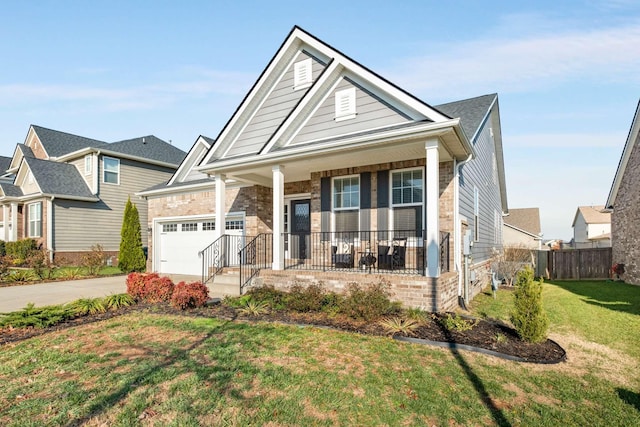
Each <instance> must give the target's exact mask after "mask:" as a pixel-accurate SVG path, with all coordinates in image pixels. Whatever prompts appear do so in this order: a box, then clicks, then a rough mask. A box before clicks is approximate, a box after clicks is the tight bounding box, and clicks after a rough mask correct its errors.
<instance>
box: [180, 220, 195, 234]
mask: <svg viewBox="0 0 640 427" xmlns="http://www.w3.org/2000/svg"><path fill="white" fill-rule="evenodd" d="M181 230H182V231H183V232H187V231H198V223H197V222H185V223H182V224H181Z"/></svg>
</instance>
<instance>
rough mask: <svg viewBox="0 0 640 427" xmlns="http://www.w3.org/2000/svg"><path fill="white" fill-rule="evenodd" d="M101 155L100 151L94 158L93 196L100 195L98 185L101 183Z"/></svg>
mask: <svg viewBox="0 0 640 427" xmlns="http://www.w3.org/2000/svg"><path fill="white" fill-rule="evenodd" d="M100 153H101V151H100V150H98V151H96V155H95V157H94V158H93V189H92V190H93V191H91V193H93V194H98V185H99V183H100Z"/></svg>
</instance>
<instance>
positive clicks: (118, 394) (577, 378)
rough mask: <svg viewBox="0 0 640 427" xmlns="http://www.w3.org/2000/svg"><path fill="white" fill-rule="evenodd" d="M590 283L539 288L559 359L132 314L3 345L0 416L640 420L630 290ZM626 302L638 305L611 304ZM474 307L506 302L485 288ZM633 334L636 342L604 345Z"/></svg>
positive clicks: (3, 420) (222, 421)
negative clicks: (597, 290)
mask: <svg viewBox="0 0 640 427" xmlns="http://www.w3.org/2000/svg"><path fill="white" fill-rule="evenodd" d="M613 286H619V284H615V285H613ZM587 289H589V288H588V287H584V288H579V290H575V289H572V288H571V286H566V287H565V284H564V283H560V284H545V286H544V298H545V306H546V307H547V310H548V312H549V316H550V318H551V319H552V323H551V332H552V334H551V335H552V338H554V339H556V340H558V341H560V342H561V344H563V345H565V346H566V347H565V348H566V349H567V352H568V360H567V362H564V363H561V364H558V365H532V364H525V363H515V362H508V361H504V360H501V359H497V358H493V357H489V356H485V355H480V354H475V353H467V352H459V353H457V352H451V351H449V350H446V349H437V348H432V347H427V346H422V345H416V344H408V343H403V342H398V341H394V340H392V339H390V338H384V337H371V336H362V335H357V334H350V333H345V332H338V331H334V330H327V329H321V328H311V327H304V328H303V327H297V326H288V325H279V324H270V323H247V322H238V321H236V322H232V321H224V320H218V319H206V318H191V317H182V316H173V315H167V314H159V313H154V312H153V310H151V311H149V312H138V313H131V314H127V315H125V316H121V317H117V318H113V319H110V320H106V321H102V322H98V323H93V324H89V325H84V326H79V327H75V328H71V329H66V330H63V331H59V332H53V333H49V334H46V335H42V336H39V337H36V338H32V339H29V340H26V341H23V342H21V343H17V344H7V345H4V346H3V347H2V351H0V396H2V397H3V400H2V403H1V404H0V424H2V425H81V424H82V425H162V426H164V425H181V426H183V425H184V426H190V425H193V426H195V425H267V424H268V425H349V426H350V425H430V426H431V425H436V426H449V425H474V426H477V425H480V426H485V425H486V426H492V425H503V426H508V425H512V426H516V425H536V426H537V425H548V426H556V425H589V426H616V425H620V426H623V425H640V395H639V394H638V389H639V387H640V377H639V375H638V372H637V366H638V365H639V363H640V360H639V358H638V343H637V331H638V330H640V328H638V327H637V325H638V324H637V321H638V320H637V317H638V313H637V312H635V313H634V310H637V299H634V298H637V292H638V291H640V288H637V290H633V289H631V288H626V287H624V288H615V289H616V290H618V289H623V293H622V294H620V295H619V296H616V297H615V298H614V297H611V298H610V299H602V298H600V299H598V298H597V297H596V296H597V295H596V294H594V293H593V292H591V293H588V294H587ZM509 294H510V292H509V291H503V290H501V291H500V292H498V300H497V302H498V303H501V304H502V305H504V304H505V302H506V301H508V300H509V297H510V295H509ZM587 295H588V296H587ZM607 295H610V296H611V295H615V293H614V292H612V293H608V294H607ZM627 297H629V298H627ZM624 298H626V299H624ZM550 299H551V300H553V303H551V304H550V303H549V302H550ZM613 300H615V301H620V302H621V303H620V304H617V303H613V304H611V301H613ZM607 301H608V302H610V304H604V302H607ZM624 301H630V304H631V305H632V306H633V305H634V304H636V308H632V309H630V310H618V309H617V308H620V306H621V307H626V305H625V304H623V303H622V302H624ZM596 302H597V303H596ZM507 304H508V303H507ZM474 307H475V308H476V309H477V310H481V311H483V312H485V313H487V314H489V313H502V314H501V316H504V315H505V313H507V312H508V308H503V307H501V306H499V305H498V304H497V303H494V302H493V299H492V297H491V296H489V295H486V296H480V297H479V298H477V299H476V300H475V301H474ZM571 307H573V308H571ZM594 310H595V311H594ZM603 310H606V311H607V313H606V314H605V312H604V311H603ZM568 311H571V313H568ZM580 313H582V315H581V314H580ZM594 313H595V315H596V316H606V317H604V319H605V320H606V321H603V322H596V323H597V325H598V327H599V328H600V329H601V331H598V332H593V331H590V329H591V328H592V320H591V319H581V316H583V315H594ZM609 316H610V317H609ZM507 317H508V315H507ZM601 319H603V318H602V317H601ZM574 322H575V324H573V323H574ZM623 324H627V331H626V332H625V331H623V330H622V328H620V325H623ZM632 334H635V337H634V342H633V343H625V344H620V343H617V344H614V343H612V344H606V343H604V341H605V340H606V339H607V338H606V337H609V336H616V335H617V336H618V339H621V340H626V339H627V338H628V337H629V336H631V335H632ZM609 340H610V341H612V342H613V341H614V340H612V339H609Z"/></svg>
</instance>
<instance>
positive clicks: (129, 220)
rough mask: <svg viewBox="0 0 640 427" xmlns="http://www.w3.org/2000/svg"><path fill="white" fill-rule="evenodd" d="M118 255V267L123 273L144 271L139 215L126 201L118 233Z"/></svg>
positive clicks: (136, 209) (131, 204)
mask: <svg viewBox="0 0 640 427" xmlns="http://www.w3.org/2000/svg"><path fill="white" fill-rule="evenodd" d="M120 237H121V240H120V254H119V255H118V267H119V268H120V270H122V271H123V272H125V273H130V272H132V271H144V270H145V269H146V260H145V258H144V251H143V250H142V230H141V228H140V215H139V214H138V208H137V207H136V205H134V204H133V203H131V199H128V200H127V204H126V205H125V207H124V217H123V219H122V231H121V232H120Z"/></svg>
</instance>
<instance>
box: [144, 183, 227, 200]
mask: <svg viewBox="0 0 640 427" xmlns="http://www.w3.org/2000/svg"><path fill="white" fill-rule="evenodd" d="M215 187H216V186H215V182H214V181H211V182H199V183H197V184H193V185H180V186H176V187H166V188H158V189H155V190H149V191H139V192H137V193H134V194H135V195H136V196H139V197H149V196H162V195H164V194H173V193H182V192H185V191H188V192H193V190H208V189H215Z"/></svg>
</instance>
